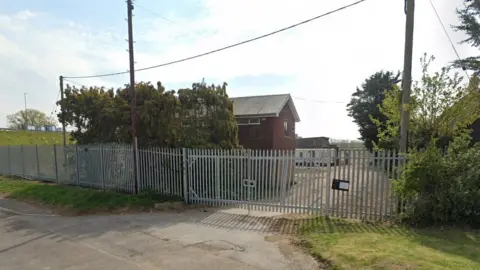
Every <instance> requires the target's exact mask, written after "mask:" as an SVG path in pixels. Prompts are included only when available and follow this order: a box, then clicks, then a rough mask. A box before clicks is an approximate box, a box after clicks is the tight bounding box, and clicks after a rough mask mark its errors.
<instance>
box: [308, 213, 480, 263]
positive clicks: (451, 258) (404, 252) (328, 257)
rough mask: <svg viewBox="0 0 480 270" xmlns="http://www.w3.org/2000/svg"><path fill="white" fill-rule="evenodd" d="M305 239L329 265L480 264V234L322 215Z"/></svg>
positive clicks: (322, 260) (309, 227)
mask: <svg viewBox="0 0 480 270" xmlns="http://www.w3.org/2000/svg"><path fill="white" fill-rule="evenodd" d="M300 239H301V244H302V246H303V247H304V248H306V249H307V250H308V251H309V252H310V253H311V254H312V255H313V256H314V257H315V258H317V259H318V260H319V261H320V262H321V263H322V264H323V266H324V267H325V268H326V269H480V234H479V233H478V232H466V231H462V230H454V229H448V230H440V229H424V230H413V229H407V228H402V227H397V226H390V225H379V224H367V223H364V222H357V221H351V220H339V219H325V218H316V219H313V220H311V222H307V223H305V224H304V225H302V227H301V228H300Z"/></svg>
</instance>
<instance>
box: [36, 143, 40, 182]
mask: <svg viewBox="0 0 480 270" xmlns="http://www.w3.org/2000/svg"><path fill="white" fill-rule="evenodd" d="M35 155H36V157H37V177H40V157H39V156H38V144H35Z"/></svg>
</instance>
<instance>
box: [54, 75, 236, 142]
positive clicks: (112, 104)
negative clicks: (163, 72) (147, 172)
mask: <svg viewBox="0 0 480 270" xmlns="http://www.w3.org/2000/svg"><path fill="white" fill-rule="evenodd" d="M136 91H137V107H136V114H137V125H136V127H137V139H138V144H139V145H140V146H141V147H142V146H159V147H197V148H236V147H238V138H237V125H236V122H235V117H234V115H233V104H232V102H231V101H230V100H229V98H228V95H227V93H226V84H223V85H221V86H215V85H206V84H204V83H195V84H193V85H192V88H191V89H190V88H188V89H180V90H179V91H178V93H176V92H175V91H165V88H164V87H163V86H162V84H161V83H160V82H158V83H157V85H156V87H155V86H153V85H152V84H151V83H150V82H147V83H145V82H141V83H138V84H137V85H136ZM130 97H131V95H130V89H129V86H128V85H126V86H125V88H121V89H118V90H116V91H114V90H113V89H108V90H107V89H105V88H102V87H90V88H86V87H83V88H80V89H77V88H75V87H70V86H67V88H66V90H65V98H64V100H63V101H60V102H59V105H60V106H61V107H62V110H63V112H64V117H65V122H66V124H67V125H71V126H73V127H75V131H74V132H72V138H73V139H74V140H75V141H77V142H78V143H79V144H93V143H105V142H123V143H131V141H132V137H131V131H132V130H131V128H132V127H131V123H132V119H131V107H130V104H131V103H130V101H131V100H130ZM58 117H59V119H61V114H59V115H58Z"/></svg>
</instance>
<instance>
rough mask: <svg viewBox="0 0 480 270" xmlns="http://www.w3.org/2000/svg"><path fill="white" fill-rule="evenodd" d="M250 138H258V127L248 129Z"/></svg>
mask: <svg viewBox="0 0 480 270" xmlns="http://www.w3.org/2000/svg"><path fill="white" fill-rule="evenodd" d="M249 131H250V138H252V139H259V138H260V127H250V130H249Z"/></svg>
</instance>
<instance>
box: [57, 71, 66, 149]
mask: <svg viewBox="0 0 480 270" xmlns="http://www.w3.org/2000/svg"><path fill="white" fill-rule="evenodd" d="M58 79H59V80H60V101H61V103H62V104H63V99H64V92H63V76H60V77H59V78H58ZM60 110H61V114H62V115H61V118H62V133H63V147H65V146H67V131H66V129H65V114H64V112H63V108H62V106H60Z"/></svg>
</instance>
